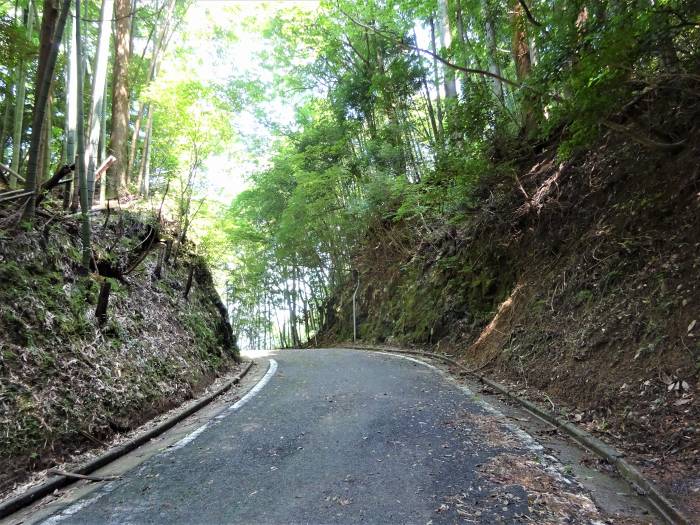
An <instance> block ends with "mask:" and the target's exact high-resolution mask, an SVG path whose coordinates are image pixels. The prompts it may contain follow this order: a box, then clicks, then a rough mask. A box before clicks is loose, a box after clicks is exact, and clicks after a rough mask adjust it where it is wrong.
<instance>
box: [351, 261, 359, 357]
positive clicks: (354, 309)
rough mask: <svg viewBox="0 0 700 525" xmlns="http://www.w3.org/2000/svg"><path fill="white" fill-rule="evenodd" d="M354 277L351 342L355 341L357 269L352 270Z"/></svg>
mask: <svg viewBox="0 0 700 525" xmlns="http://www.w3.org/2000/svg"><path fill="white" fill-rule="evenodd" d="M352 273H353V274H354V277H355V279H357V284H356V285H355V291H354V292H353V294H352V342H353V343H354V342H355V341H357V308H356V300H355V298H356V297H357V290H358V289H359V288H360V274H359V272H358V271H357V270H353V271H352Z"/></svg>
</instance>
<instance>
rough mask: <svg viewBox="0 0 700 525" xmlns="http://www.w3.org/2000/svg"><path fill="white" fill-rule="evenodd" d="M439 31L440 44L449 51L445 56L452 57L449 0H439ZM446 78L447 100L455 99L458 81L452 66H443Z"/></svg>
mask: <svg viewBox="0 0 700 525" xmlns="http://www.w3.org/2000/svg"><path fill="white" fill-rule="evenodd" d="M437 20H438V32H439V34H440V45H441V46H442V47H443V48H444V49H445V51H446V52H447V53H448V54H447V56H446V57H445V58H448V59H449V58H450V55H449V53H450V50H451V49H452V31H451V30H450V16H449V11H448V9H447V0H438V18H437ZM443 74H444V78H445V100H446V101H448V100H454V99H456V98H457V82H456V80H455V71H454V69H452V68H451V67H447V66H445V67H444V68H443Z"/></svg>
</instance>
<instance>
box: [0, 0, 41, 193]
mask: <svg viewBox="0 0 700 525" xmlns="http://www.w3.org/2000/svg"><path fill="white" fill-rule="evenodd" d="M25 18H26V28H27V36H28V37H29V38H31V37H32V29H33V27H34V9H32V2H31V0H30V2H29V5H28V6H27V9H26V10H25ZM16 78H17V80H16V84H15V85H16V86H17V96H16V97H15V115H14V120H15V122H14V129H13V133H12V160H11V161H10V168H12V170H13V171H14V172H16V173H19V161H20V159H21V158H22V132H23V131H24V102H25V98H26V92H27V67H26V65H25V64H24V62H22V63H21V64H19V65H18V66H17V71H16ZM3 137H4V135H3ZM16 184H17V181H16V180H15V176H14V174H10V187H12V188H14V187H15V185H16Z"/></svg>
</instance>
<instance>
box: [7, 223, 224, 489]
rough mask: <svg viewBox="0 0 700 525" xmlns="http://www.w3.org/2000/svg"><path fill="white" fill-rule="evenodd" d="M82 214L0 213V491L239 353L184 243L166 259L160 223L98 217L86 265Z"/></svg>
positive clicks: (192, 390)
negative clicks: (106, 290) (105, 292)
mask: <svg viewBox="0 0 700 525" xmlns="http://www.w3.org/2000/svg"><path fill="white" fill-rule="evenodd" d="M77 221H78V219H77V218H76V217H75V216H73V217H65V216H62V215H60V214H57V215H56V217H55V218H51V219H47V218H38V219H37V221H36V223H35V225H34V226H33V227H30V228H27V229H26V230H22V224H20V225H19V229H18V226H17V224H18V215H17V214H9V215H6V216H5V218H4V219H3V220H2V225H1V228H2V229H0V428H2V439H1V440H0V492H5V491H7V490H9V489H11V488H12V486H13V484H14V483H16V482H18V481H21V480H22V479H24V478H26V477H27V475H28V473H29V472H31V471H32V470H35V469H40V468H45V467H47V466H51V465H52V464H53V463H54V462H57V461H64V460H70V458H71V456H73V455H75V454H77V453H80V452H82V451H84V450H86V449H88V448H91V447H94V446H95V445H96V444H99V443H102V442H104V441H107V440H109V439H110V438H111V437H112V436H113V435H114V434H116V433H119V432H123V431H127V430H130V429H132V428H134V427H136V426H138V425H139V424H141V423H143V422H144V421H146V420H148V419H149V418H151V417H153V416H154V415H156V414H158V413H160V412H163V411H165V410H168V409H169V408H172V407H174V406H176V405H178V404H179V403H181V402H182V401H184V400H186V399H189V398H191V397H192V396H193V395H195V394H196V393H197V392H198V391H200V390H202V389H203V388H204V387H205V386H206V385H208V384H209V383H210V382H211V381H213V379H214V378H215V377H216V376H218V375H220V374H222V373H224V372H225V371H227V370H228V369H230V368H231V367H232V366H234V364H235V361H236V360H237V359H238V350H237V348H236V344H235V340H234V338H233V336H232V334H231V329H230V326H229V325H228V322H227V319H226V317H225V309H224V308H223V306H222V305H221V301H220V300H219V297H218V295H217V293H216V290H215V289H214V286H213V283H212V280H211V275H210V273H209V270H208V269H207V267H206V264H204V262H203V261H202V260H201V259H199V258H197V257H195V256H194V255H192V254H190V253H188V251H187V249H186V248H185V247H182V248H180V250H179V253H176V249H173V250H167V251H169V252H170V253H168V254H167V257H166V244H165V243H164V242H162V241H166V240H167V239H168V238H172V237H171V236H169V234H168V232H167V228H166V227H165V225H164V224H159V223H158V221H156V219H155V218H154V217H152V216H150V215H148V214H135V213H127V212H121V213H111V214H108V213H102V214H101V215H100V214H98V215H94V216H93V228H92V236H93V243H94V244H93V258H94V260H93V270H95V268H94V267H95V265H96V267H97V271H93V272H91V273H90V274H88V273H87V272H85V271H84V270H83V269H82V266H81V264H80V260H81V254H80V250H81V243H80V241H79V240H78V239H79V233H78V232H79V224H78V222H77ZM168 246H171V243H168ZM159 259H160V261H161V263H160V265H159ZM191 268H192V269H193V271H192V272H190V269H191ZM190 274H191V275H192V284H191V287H190V290H189V293H188V294H187V298H185V289H186V288H187V281H188V277H189V276H190ZM105 280H108V281H109V282H110V284H111V293H110V296H109V305H108V308H107V315H106V320H104V321H103V322H102V323H100V322H99V321H98V319H96V317H95V310H96V303H97V299H98V295H99V291H100V288H101V285H102V283H103V282H105Z"/></svg>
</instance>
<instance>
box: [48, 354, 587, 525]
mask: <svg viewBox="0 0 700 525" xmlns="http://www.w3.org/2000/svg"><path fill="white" fill-rule="evenodd" d="M274 359H275V361H276V362H277V364H278V367H277V370H276V372H275V373H274V374H272V372H273V371H272V370H271V371H270V373H268V377H269V382H268V383H267V384H266V385H265V386H264V387H262V388H261V389H259V391H258V393H257V395H255V396H254V397H250V398H249V400H248V402H247V403H246V404H245V405H244V406H241V407H240V408H239V409H237V410H228V411H227V412H225V413H222V414H221V415H220V417H218V418H217V419H214V420H212V422H211V423H210V424H209V425H207V426H206V428H204V429H203V430H201V431H199V432H198V433H196V434H195V435H191V436H189V437H188V438H186V439H185V440H184V441H183V442H181V443H179V444H178V445H176V446H174V447H172V448H171V449H169V450H167V451H165V452H163V453H161V454H159V455H156V456H154V457H152V458H150V459H149V460H147V461H146V462H145V463H143V464H142V465H140V466H139V467H137V468H135V469H134V470H132V471H131V472H129V473H128V474H127V475H126V476H125V477H124V478H122V479H120V480H118V481H114V482H111V483H109V484H108V485H105V486H104V487H102V488H100V489H98V490H97V491H95V492H93V493H92V494H90V495H88V496H87V497H85V498H84V499H83V500H79V501H78V502H77V503H73V504H71V505H70V506H68V507H67V508H65V509H63V510H62V511H61V512H60V513H58V514H56V515H54V516H53V517H51V518H49V519H48V520H47V521H45V523H84V524H99V523H115V524H117V523H119V524H123V523H164V524H175V523H188V524H189V523H208V524H209V523H212V524H213V523H241V524H255V523H314V524H315V523H419V524H427V523H433V524H437V523H455V522H468V523H532V522H536V523H545V522H549V523H561V522H564V521H563V520H566V519H568V520H570V521H566V522H567V523H589V522H591V521H593V520H595V519H597V518H598V516H597V511H596V510H595V507H594V506H593V504H592V503H591V500H590V499H589V498H588V496H587V495H586V494H585V491H584V490H583V489H582V488H581V487H580V486H579V485H578V484H577V483H575V482H572V481H571V480H569V479H568V478H567V477H566V476H565V475H563V474H562V472H561V469H558V467H557V464H556V462H554V461H553V459H552V458H548V457H546V456H545V455H544V454H543V452H542V451H541V449H540V450H538V449H537V445H536V444H535V443H534V442H532V441H531V440H530V439H529V438H528V437H527V436H526V435H525V434H524V433H522V432H518V431H517V430H515V429H513V428H507V427H506V426H504V425H505V424H504V422H503V420H499V419H498V417H497V416H495V415H494V414H493V413H492V412H490V411H489V409H488V407H485V406H484V405H482V404H480V403H479V401H478V400H477V399H476V398H475V396H474V395H471V394H470V393H469V392H465V391H464V390H463V389H461V388H460V387H459V386H458V385H456V384H455V383H453V382H451V381H448V380H447V379H446V378H445V377H444V376H443V375H442V374H441V373H440V372H439V371H437V370H435V369H432V368H430V367H428V366H426V365H424V364H419V363H417V362H414V361H411V360H407V359H403V358H399V357H396V356H389V355H383V354H369V353H363V352H357V351H351V350H318V351H288V352H287V351H285V352H279V353H278V354H277V355H275V356H274ZM263 363H264V361H263Z"/></svg>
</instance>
